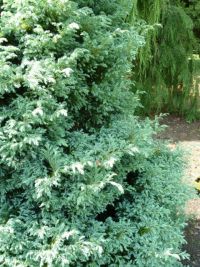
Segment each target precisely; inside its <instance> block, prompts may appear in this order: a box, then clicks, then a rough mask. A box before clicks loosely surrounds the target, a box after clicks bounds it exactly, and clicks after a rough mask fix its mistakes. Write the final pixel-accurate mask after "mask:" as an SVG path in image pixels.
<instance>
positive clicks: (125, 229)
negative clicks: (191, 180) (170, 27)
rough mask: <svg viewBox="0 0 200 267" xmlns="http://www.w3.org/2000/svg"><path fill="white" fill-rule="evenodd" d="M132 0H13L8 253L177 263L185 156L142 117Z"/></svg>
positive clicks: (4, 230) (5, 69)
mask: <svg viewBox="0 0 200 267" xmlns="http://www.w3.org/2000/svg"><path fill="white" fill-rule="evenodd" d="M130 7H131V3H130V2H129V1H123V3H122V1H118V0H114V1H112V2H111V1H110V0H109V1H108V0H102V1H92V0H79V1H68V0H41V1H38V0H23V1H19V0H16V1H13V0H6V1H3V5H1V17H0V29H1V30H0V36H1V37H0V69H1V72H0V103H1V105H0V152H1V153H0V167H1V168H0V181H1V183H0V265H1V266H2V267H38V266H40V267H62V266H63V267H67V266H69V267H73V266H87V267H99V266H111V267H112V266H113V267H116V266H138V267H144V266H149V267H150V266H153V267H155V266H164V267H172V266H174V267H178V266H182V265H181V259H182V258H184V257H186V254H185V253H184V252H182V251H181V246H182V244H183V243H184V242H185V240H184V236H183V228H184V226H185V218H184V216H183V207H184V203H185V201H186V199H187V197H188V196H189V194H188V191H187V189H186V187H185V186H184V185H183V184H180V179H181V174H182V160H181V158H180V156H179V153H178V152H177V151H174V152H172V151H170V150H169V149H168V147H166V146H165V145H163V144H161V143H159V142H157V141H155V140H154V138H153V136H154V134H155V133H156V130H157V128H158V123H157V121H154V122H152V121H150V120H148V119H147V120H145V121H140V120H138V118H137V117H135V108H136V107H137V106H138V105H139V102H138V96H137V94H134V93H133V92H132V90H131V88H132V86H133V81H132V79H131V72H132V63H133V61H134V59H135V58H136V55H137V52H138V49H139V48H140V47H141V46H143V45H144V37H143V36H142V35H141V34H140V29H141V25H138V24H134V25H133V26H131V27H130V25H129V24H128V23H127V18H128V17H129V14H130Z"/></svg>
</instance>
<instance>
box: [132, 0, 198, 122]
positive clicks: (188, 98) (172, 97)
mask: <svg viewBox="0 0 200 267" xmlns="http://www.w3.org/2000/svg"><path fill="white" fill-rule="evenodd" d="M137 9H138V17H139V18H140V19H142V20H144V21H146V22H147V24H149V25H151V28H149V30H148V29H147V28H145V31H144V32H145V36H146V37H145V39H146V45H145V46H144V47H143V48H142V49H141V50H140V52H139V55H138V62H137V65H136V66H137V67H136V68H135V69H134V77H135V76H136V77H137V78H136V80H137V84H136V86H135V89H138V88H139V89H140V90H141V91H144V92H145V93H144V94H143V95H142V97H141V99H142V103H143V105H144V113H146V114H151V113H159V112H170V113H178V114H181V115H186V116H187V118H188V119H195V118H196V117H197V116H198V112H197V108H198V107H197V97H198V90H196V88H195V86H193V61H192V54H193V49H194V47H195V38H194V35H193V22H192V20H191V18H190V17H189V16H188V15H187V14H186V12H185V10H184V9H183V7H182V6H181V3H180V1H162V0H156V1H151V0H148V1H140V0H138V1H137Z"/></svg>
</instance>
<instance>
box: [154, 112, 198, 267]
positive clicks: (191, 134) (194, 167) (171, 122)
mask: <svg viewBox="0 0 200 267" xmlns="http://www.w3.org/2000/svg"><path fill="white" fill-rule="evenodd" d="M161 123H162V124H165V125H167V126H168V128H167V129H166V130H165V131H164V132H163V133H162V134H159V136H158V137H159V138H162V139H168V140H170V145H169V146H170V147H171V148H172V149H174V148H175V147H176V146H177V145H179V146H180V147H181V148H182V149H183V150H184V151H185V157H186V162H187V168H186V173H185V177H184V179H185V181H186V182H188V183H189V184H193V183H194V182H195V180H196V179H198V178H199V179H200V121H196V122H193V123H188V122H186V121H185V120H184V119H181V118H179V117H175V116H167V117H165V118H164V119H163V120H162V122H161ZM186 213H187V214H189V215H194V216H195V219H194V220H193V221H191V222H190V223H189V224H188V226H187V227H186V229H185V237H186V240H187V245H186V246H185V249H186V250H187V252H188V253H189V254H190V255H191V258H190V260H189V261H185V262H184V265H185V266H188V265H189V266H190V267H200V198H197V199H191V200H190V201H189V202H188V203H187V205H186Z"/></svg>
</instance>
